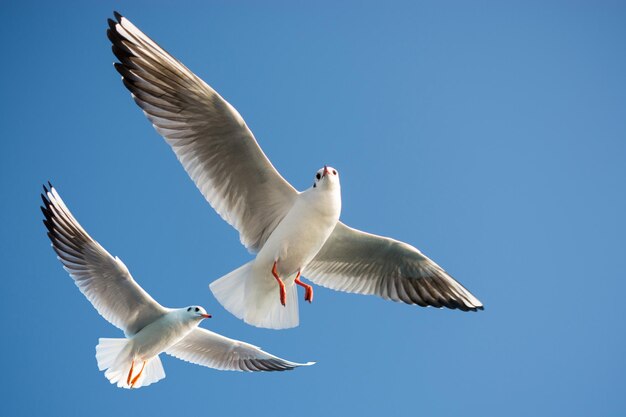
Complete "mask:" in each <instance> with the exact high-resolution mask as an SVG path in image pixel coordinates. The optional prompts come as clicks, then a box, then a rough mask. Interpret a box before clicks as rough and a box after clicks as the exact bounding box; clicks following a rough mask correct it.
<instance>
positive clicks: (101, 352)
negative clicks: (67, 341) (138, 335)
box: [96, 338, 165, 388]
mask: <svg viewBox="0 0 626 417" xmlns="http://www.w3.org/2000/svg"><path fill="white" fill-rule="evenodd" d="M96 360H97V361H98V369H100V370H101V371H104V370H106V372H105V373H104V376H106V377H107V379H108V380H109V381H110V382H111V384H117V386H118V387H120V388H131V384H129V383H128V381H129V379H130V378H129V373H130V369H131V366H133V357H132V356H131V344H130V341H129V340H128V339H107V338H100V339H99V340H98V346H96ZM142 366H143V361H141V360H135V363H134V366H133V373H132V378H134V377H135V376H137V374H139V372H140V371H141V367H142ZM163 378H165V371H164V370H163V365H162V364H161V359H159V357H158V356H155V357H154V358H152V359H149V360H148V361H147V362H146V364H145V367H144V369H143V371H142V372H141V376H140V377H139V378H138V379H137V380H136V381H135V383H134V385H133V386H132V388H140V387H145V386H148V385H150V384H152V383H155V382H157V381H160V380H161V379H163Z"/></svg>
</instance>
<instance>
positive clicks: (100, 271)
mask: <svg viewBox="0 0 626 417" xmlns="http://www.w3.org/2000/svg"><path fill="white" fill-rule="evenodd" d="M41 198H42V199H43V204H44V205H43V207H41V211H43V214H44V216H45V219H44V221H43V222H44V224H45V225H46V228H47V229H48V237H49V238H50V241H51V242H52V248H53V249H54V251H55V252H56V253H57V255H58V258H59V260H60V261H61V263H62V264H63V267H64V269H65V270H66V271H67V272H68V273H69V274H70V276H71V277H72V278H73V279H74V283H75V284H76V286H78V289H80V291H81V292H82V293H83V294H84V295H85V297H87V299H88V300H89V301H90V302H91V304H93V306H94V307H95V308H96V310H98V313H100V315H101V316H102V317H104V318H105V319H107V320H108V321H109V322H110V323H111V324H113V325H115V326H117V327H119V328H120V329H122V330H123V331H124V333H125V334H126V335H127V336H131V335H133V334H135V333H137V332H138V331H139V330H141V329H142V328H143V327H144V326H146V325H147V324H149V323H151V322H153V321H154V320H156V319H157V318H159V317H161V316H162V315H163V314H165V313H166V312H167V310H166V309H165V308H164V307H163V306H161V305H160V304H159V303H157V302H156V301H155V300H154V299H153V298H152V297H150V295H149V294H148V293H147V292H146V291H144V289H143V288H141V287H140V286H139V285H138V284H137V283H136V282H135V280H134V279H133V277H132V276H131V275H130V272H129V271H128V268H126V265H124V263H123V262H122V261H121V260H120V259H119V258H117V257H115V258H114V257H113V256H111V254H110V253H109V252H107V251H106V250H105V249H104V248H103V247H102V246H100V244H99V243H98V242H96V241H95V240H94V239H92V238H91V236H89V234H88V233H87V232H86V231H85V229H83V228H82V226H81V225H80V224H79V223H78V221H77V220H76V219H75V218H74V216H73V215H72V213H71V212H70V210H69V209H68V208H67V206H66V205H65V203H64V202H63V200H62V199H61V197H60V196H59V194H58V193H57V191H56V190H55V189H54V187H52V186H51V185H50V190H48V189H47V188H46V187H45V186H44V194H42V195H41Z"/></svg>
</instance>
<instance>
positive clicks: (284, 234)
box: [107, 12, 483, 329]
mask: <svg viewBox="0 0 626 417" xmlns="http://www.w3.org/2000/svg"><path fill="white" fill-rule="evenodd" d="M114 17H115V20H113V19H109V20H108V23H109V28H108V30H107V35H108V38H109V40H110V41H111V43H112V49H113V53H114V55H115V56H116V57H117V59H118V60H119V62H116V63H115V64H114V65H115V68H116V69H117V71H118V72H119V73H120V74H121V76H122V81H123V83H124V85H125V86H126V88H127V89H128V90H130V92H131V96H132V98H133V99H134V101H135V103H137V105H138V106H139V107H140V108H141V109H142V110H143V112H144V114H145V115H146V117H147V118H148V119H149V120H150V122H151V123H152V125H153V126H154V128H155V129H156V130H157V132H158V133H159V134H160V135H161V136H163V137H164V138H165V140H166V142H167V143H168V144H169V145H170V146H171V148H172V150H173V151H174V153H175V154H176V156H177V158H178V160H179V161H180V162H181V164H182V165H183V167H184V168H185V170H186V171H187V173H188V174H189V176H190V177H191V179H192V180H193V181H194V183H195V184H196V186H197V187H198V189H199V190H200V192H201V193H202V194H203V195H204V197H205V198H206V200H207V201H208V202H209V204H210V205H211V206H212V207H213V208H214V209H215V211H217V213H218V214H219V215H220V216H221V217H222V218H223V219H224V220H225V221H227V222H228V223H229V224H231V225H232V226H233V227H234V228H235V229H236V230H237V231H238V232H239V236H240V240H241V243H242V244H243V245H244V246H245V247H246V248H247V249H248V250H249V251H250V252H251V253H253V254H256V258H255V259H253V260H252V261H250V262H248V263H247V264H245V265H243V266H242V267H240V268H238V269H236V270H235V271H233V272H231V273H229V274H227V275H225V276H224V277H222V278H220V279H218V280H216V281H214V282H213V283H212V284H211V285H210V288H211V290H212V291H213V294H214V295H215V297H216V298H217V299H218V301H219V302H220V303H221V304H222V305H223V306H224V307H225V308H226V309H227V310H228V311H230V312H231V313H232V314H234V315H235V316H237V317H238V318H240V319H243V320H244V321H245V322H246V323H249V324H252V325H254V326H258V327H266V328H274V329H283V328H290V327H295V326H297V325H298V324H299V318H298V302H297V289H296V288H297V287H296V285H297V286H301V287H304V289H305V295H304V299H305V300H306V301H308V302H312V301H313V288H312V287H311V285H309V284H306V283H304V282H302V281H301V277H302V276H303V275H306V276H307V277H308V279H309V280H310V281H312V282H314V283H316V284H318V285H321V286H324V287H328V288H331V289H334V290H338V291H345V292H351V293H359V294H374V295H378V296H380V297H382V298H384V299H388V300H394V301H401V302H404V303H407V304H417V305H419V306H433V307H439V308H441V307H447V308H451V309H460V310H463V311H476V310H482V309H483V305H482V303H481V302H480V301H478V299H477V298H476V297H474V296H473V295H472V294H471V293H470V292H469V291H468V290H467V289H465V288H464V287H463V286H462V285H461V284H460V283H458V282H457V281H455V280H454V279H453V278H452V277H451V276H450V275H449V274H448V273H447V272H446V271H444V270H443V269H442V268H441V267H440V266H439V265H437V264H436V263H435V262H433V261H432V260H430V259H429V258H428V257H426V256H425V255H424V254H422V253H421V252H420V251H419V250H418V249H416V248H415V247H413V246H411V245H409V244H407V243H404V242H400V241H397V240H394V239H391V238H387V237H383V236H377V235H373V234H370V233H366V232H362V231H360V230H356V229H353V228H351V227H348V226H346V225H345V224H343V223H342V222H340V221H339V215H340V212H341V187H340V181H339V173H338V172H337V170H336V169H335V168H332V167H329V166H324V167H323V168H321V169H320V170H318V171H317V172H316V173H315V178H314V181H313V185H312V186H311V187H310V188H309V189H307V190H305V191H302V192H298V191H297V190H296V189H295V188H294V187H292V186H291V185H290V184H289V183H288V182H287V181H286V180H285V179H284V178H283V177H282V176H281V175H280V174H279V173H278V171H277V170H276V169H275V168H274V166H273V165H272V163H271V162H270V161H269V159H268V158H267V157H266V156H265V154H264V153H263V151H262V150H261V148H260V147H259V145H258V143H257V141H256V140H255V138H254V135H253V134H252V132H251V131H250V129H249V128H248V126H247V125H246V123H245V122H244V120H243V118H242V117H241V115H240V114H239V113H238V112H237V110H235V108H234V107H233V106H231V105H230V104H229V103H228V102H227V101H226V100H224V99H223V98H222V97H221V96H220V95H219V94H218V93H217V92H216V91H215V90H213V88H211V87H210V86H209V85H208V84H207V83H205V82H204V81H203V80H201V79H200V78H199V77H198V76H196V75H195V74H194V73H193V72H191V71H190V70H189V69H187V67H185V66H184V65H183V64H182V63H181V62H180V61H178V60H177V59H176V58H174V57H173V56H172V55H170V54H169V53H167V52H166V51H165V50H164V49H162V48H161V47H160V46H158V45H157V44H156V43H155V42H154V41H153V40H151V39H150V38H149V37H148V36H146V35H145V34H144V33H143V32H141V31H140V30H139V29H138V28H137V27H135V26H134V25H133V24H132V23H131V22H130V21H129V20H128V19H126V18H125V17H123V16H122V15H120V14H119V13H117V12H115V13H114Z"/></svg>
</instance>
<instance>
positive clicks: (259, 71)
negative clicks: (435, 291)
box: [0, 1, 626, 416]
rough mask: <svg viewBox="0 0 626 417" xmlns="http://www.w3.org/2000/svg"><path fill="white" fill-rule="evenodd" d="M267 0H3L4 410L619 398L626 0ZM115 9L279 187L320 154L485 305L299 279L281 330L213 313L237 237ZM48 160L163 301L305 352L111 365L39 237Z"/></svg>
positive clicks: (367, 203) (84, 309)
mask: <svg viewBox="0 0 626 417" xmlns="http://www.w3.org/2000/svg"><path fill="white" fill-rule="evenodd" d="M263 3H264V4H261V2H256V1H250V2H237V3H236V4H231V2H227V1H217V2H208V1H202V2H185V3H184V4H183V2H179V1H168V2H162V3H161V2H148V1H145V2H135V3H132V4H121V3H120V2H112V1H98V2H79V1H76V2H74V3H68V2H64V3H62V4H61V3H59V2H38V3H33V2H28V1H19V2H17V1H4V2H3V3H2V5H1V6H0V11H1V17H2V25H0V35H1V38H2V39H3V43H2V44H3V46H2V65H1V66H0V72H1V74H0V75H1V76H0V85H1V91H2V100H1V102H0V115H1V116H0V117H1V118H2V126H3V128H2V139H1V140H2V147H3V151H2V152H1V156H0V158H1V160H0V161H1V166H0V173H1V176H0V184H1V185H2V191H3V197H2V202H1V205H0V206H1V208H0V210H1V212H0V213H1V214H2V238H1V240H0V244H1V247H0V261H1V262H2V265H3V273H2V280H1V281H0V288H1V293H0V314H1V315H0V317H1V319H0V320H1V322H0V324H1V326H2V341H1V342H0V349H1V351H0V369H2V372H3V375H2V377H1V378H0V386H1V387H0V388H1V389H0V395H1V397H2V400H1V401H0V415H3V416H22V415H24V416H26V415H31V416H33V415H59V416H61V415H62V416H74V415H76V416H86V415H90V416H111V415H119V414H121V413H123V414H125V415H215V416H226V415H233V416H238V415H239V416H248V415H254V416H256V415H259V416H265V415H269V416H281V415H299V416H320V415H328V416H335V415H350V414H353V415H360V416H380V415H406V416H418V415H420V416H435V415H436V416H458V415H466V416H530V415H569V416H589V415H598V416H599V415H602V416H613V415H624V413H625V412H626V396H625V395H624V388H625V376H624V375H625V373H626V363H625V362H626V359H625V355H624V352H625V350H626V337H625V324H624V319H625V314H624V313H625V309H624V294H625V291H626V282H625V279H624V278H625V274H624V271H625V257H624V249H625V245H624V234H625V232H626V230H625V229H626V222H625V221H624V213H625V212H626V198H625V189H624V181H625V179H626V158H625V156H626V24H625V23H624V22H626V9H625V6H624V3H623V2H610V1H606V2H577V1H563V2H546V1H529V2H500V1H493V2H465V1H461V2H392V3H386V4H385V5H384V6H382V5H381V4H382V3H381V4H377V3H368V2H342V3H340V4H339V3H337V2H334V1H333V2H326V3H321V2H315V4H314V5H313V4H312V3H313V2H280V3H279V2H271V3H266V2H263ZM114 9H116V10H119V11H120V12H122V13H123V14H125V15H126V16H127V17H129V18H130V19H131V21H133V22H134V23H135V24H136V25H138V26H139V27H140V28H141V29H142V30H144V31H145V32H146V33H148V34H149V36H151V37H153V38H154V39H156V40H157V41H158V42H159V43H160V44H161V45H163V46H164V47H165V48H166V49H167V50H169V51H170V52H172V53H173V54H174V55H175V56H177V57H178V58H179V59H181V60H182V61H183V62H184V63H185V64H186V65H187V66H189V67H190V68H191V69H192V70H194V71H195V72H196V73H197V74H198V75H200V76H201V77H202V78H204V79H205V80H206V81H207V82H208V83H210V84H211V85H212V86H213V87H215V88H216V89H217V90H218V91H219V92H220V93H221V94H222V95H223V96H224V97H225V98H226V99H228V100H229V101H230V102H231V103H232V104H233V105H234V106H235V107H236V108H237V109H238V110H239V111H240V113H241V114H242V115H243V116H244V118H245V119H246V121H247V122H248V124H249V126H250V127H251V129H252V130H253V132H254V133H255V135H256V137H257V138H258V140H259V142H260V144H261V146H262V147H263V149H264V150H265V152H266V153H267V155H268V156H269V157H270V159H271V160H272V162H273V163H274V164H275V166H276V167H277V168H278V169H279V171H280V172H281V173H282V174H283V175H284V176H285V177H286V178H287V179H288V180H289V181H290V182H291V183H292V184H294V186H295V187H296V188H299V189H304V188H307V187H308V186H310V184H311V182H312V178H313V175H314V173H315V171H316V170H317V169H318V168H319V167H321V166H322V165H323V164H330V165H332V166H334V167H336V168H338V169H339V170H340V171H341V174H342V189H343V213H342V219H343V220H344V221H345V222H346V223H348V224H350V225H352V226H355V227H358V228H361V229H364V230H368V231H371V232H376V233H380V234H385V235H389V236H393V237H395V238H398V239H402V240H405V241H407V242H409V243H411V244H413V245H415V246H417V247H419V248H420V249H421V250H423V251H424V252H425V253H426V254H427V255H429V256H431V257H432V258H433V259H434V260H435V261H436V262H438V263H439V264H441V265H442V266H443V267H445V268H446V269H447V270H449V271H450V272H451V273H452V274H453V275H454V276H455V277H456V278H457V279H459V281H461V282H462V283H463V284H464V285H465V286H467V287H468V288H469V289H470V290H471V291H472V292H473V293H474V294H475V295H476V296H477V297H478V298H479V299H481V300H482V301H483V302H484V303H485V306H486V310H485V311H483V312H479V313H462V312H459V311H449V310H437V309H432V308H426V309H423V308H418V307H415V306H407V305H403V304H398V303H392V302H386V301H383V300H381V299H378V298H376V297H365V296H357V295H349V294H344V293H338V292H333V291H330V290H326V289H324V288H320V287H316V288H315V301H314V303H313V304H312V305H304V303H302V302H301V305H300V312H301V325H300V327H298V328H296V329H294V330H288V331H280V332H278V331H270V330H264V329H256V328H252V327H250V326H247V325H245V324H243V323H242V322H240V321H238V320H237V319H235V318H233V317H232V316H230V315H229V314H228V313H227V312H226V311H225V310H224V309H223V308H222V307H221V306H220V305H219V304H217V302H216V301H215V299H214V298H213V297H212V295H211V293H210V292H209V290H208V288H207V285H208V284H209V282H211V281H212V280H214V279H216V278H218V277H220V276H221V275H223V274H225V273H227V272H229V271H231V270H232V269H234V268H236V267H237V266H239V265H241V264H243V263H244V262H246V261H247V260H248V259H250V255H249V254H247V252H246V251H245V249H244V248H243V247H242V246H241V245H240V244H239V241H238V236H237V234H236V232H235V231H234V230H233V229H232V228H231V227H230V226H228V225H227V224H226V223H225V222H223V221H222V220H221V219H220V218H219V217H218V216H217V215H216V214H215V212H214V211H213V210H212V209H211V208H210V206H209V205H208V204H207V203H206V202H205V201H204V199H203V198H202V196H201V195H200V193H199V192H198V191H197V190H196V189H195V187H194V185H193V183H192V182H191V181H190V180H189V179H188V177H187V175H186V173H185V172H184V171H183V169H182V168H181V167H180V165H179V163H178V162H177V160H176V158H175V157H174V155H173V153H172V152H171V150H170V149H169V148H168V146H167V145H166V144H165V142H164V141H163V140H162V139H161V138H160V137H159V136H158V135H157V134H156V132H155V131H154V130H153V129H152V127H151V126H150V124H149V123H148V122H147V121H146V120H145V118H144V116H143V115H142V113H141V112H140V111H139V109H138V108H136V106H135V104H134V103H133V102H132V100H131V99H130V97H129V94H128V92H127V91H126V90H125V89H124V88H123V86H122V84H121V82H120V77H119V76H118V75H117V73H116V72H115V71H114V69H113V66H112V65H111V64H112V62H113V60H114V59H113V56H112V54H111V51H110V44H109V41H108V40H107V38H106V36H105V29H106V27H107V25H106V18H107V17H109V16H111V15H112V11H113V10H114ZM48 179H50V180H51V181H52V182H53V183H54V184H55V185H56V187H57V188H58V190H59V192H60V193H61V195H62V196H63V197H64V199H65V201H66V202H67V204H68V205H69V207H70V208H71V209H72V210H73V212H74V214H75V215H76V216H77V218H78V219H79V221H81V223H82V224H83V226H85V228H86V229H87V230H88V231H89V232H90V233H91V234H92V236H94V237H95V238H96V239H97V240H99V241H100V242H101V243H102V244H103V245H104V246H105V247H106V248H107V249H108V250H109V251H110V252H111V253H112V254H114V255H119V256H120V257H121V258H122V259H123V260H124V261H125V262H126V264H127V265H128V267H129V268H130V270H131V272H132V273H133V275H134V276H135V278H136V279H137V280H138V281H139V283H140V284H141V285H142V286H143V287H144V288H145V289H146V290H147V291H148V292H150V293H151V294H152V295H153V296H154V297H155V298H156V299H157V300H159V301H160V302H161V303H163V304H164V305H167V306H172V307H175V306H185V305H188V304H192V303H198V304H202V305H204V306H205V307H206V308H207V310H208V311H209V312H211V313H212V314H213V315H214V318H213V319H212V320H210V321H206V322H205V323H204V324H203V326H205V327H208V328H210V329H213V330H215V331H217V332H220V333H223V334H225V335H228V336H231V337H235V338H239V339H242V340H246V341H249V342H251V343H254V344H257V345H260V346H262V347H263V348H265V349H267V350H268V351H270V352H273V353H275V354H277V355H280V356H283V357H285V358H288V359H291V360H297V361H307V360H316V361H318V364H317V365H315V366H313V367H310V368H307V369H298V370H295V371H293V372H289V373H282V374H280V373H274V374H243V373H232V372H218V371H215V370H211V369H206V368H202V367H199V366H193V365H190V364H187V363H183V362H181V361H178V360H176V359H174V358H170V357H165V358H164V359H163V362H164V366H165V370H166V373H167V378H166V379H165V380H163V381H162V382H160V383H158V384H156V385H154V386H150V387H148V388H146V389H141V390H137V391H132V392H131V391H127V390H121V389H117V388H115V387H113V386H111V385H109V383H108V381H107V380H106V379H105V378H104V376H103V374H102V373H101V372H99V371H98V370H97V367H96V361H95V358H94V347H95V345H96V343H97V339H98V337H117V336H120V335H121V333H120V332H119V331H118V330H117V329H115V328H114V327H113V326H111V325H110V324H108V323H107V322H105V321H104V320H103V319H102V318H101V317H99V316H98V314H97V313H96V312H95V310H94V309H93V308H92V307H91V306H90V304H89V303H88V302H87V301H86V299H85V298H84V297H83V296H82V295H81V294H80V293H79V291H78V290H77V288H75V286H74V285H73V283H72V281H71V280H70V278H69V277H68V276H67V274H66V273H65V272H64V271H63V270H62V269H61V266H60V264H59V262H58V261H57V260H56V258H55V256H54V255H53V252H52V251H51V249H50V245H49V242H48V240H47V238H46V235H45V233H44V227H43V225H42V224H41V218H42V215H41V213H40V211H39V204H40V200H39V192H40V187H41V184H42V183H43V182H44V181H47V180H48ZM301 296H302V294H301Z"/></svg>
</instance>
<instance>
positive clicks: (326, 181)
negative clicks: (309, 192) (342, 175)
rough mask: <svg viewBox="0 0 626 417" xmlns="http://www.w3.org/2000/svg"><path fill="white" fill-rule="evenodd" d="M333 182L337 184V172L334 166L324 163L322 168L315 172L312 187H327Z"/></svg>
mask: <svg viewBox="0 0 626 417" xmlns="http://www.w3.org/2000/svg"><path fill="white" fill-rule="evenodd" d="M335 184H339V173H338V172H337V170H336V169H335V168H333V167H329V166H328V165H324V168H320V169H318V170H317V172H316V173H315V181H314V182H313V188H317V187H324V186H326V187H329V186H332V185H335Z"/></svg>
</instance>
